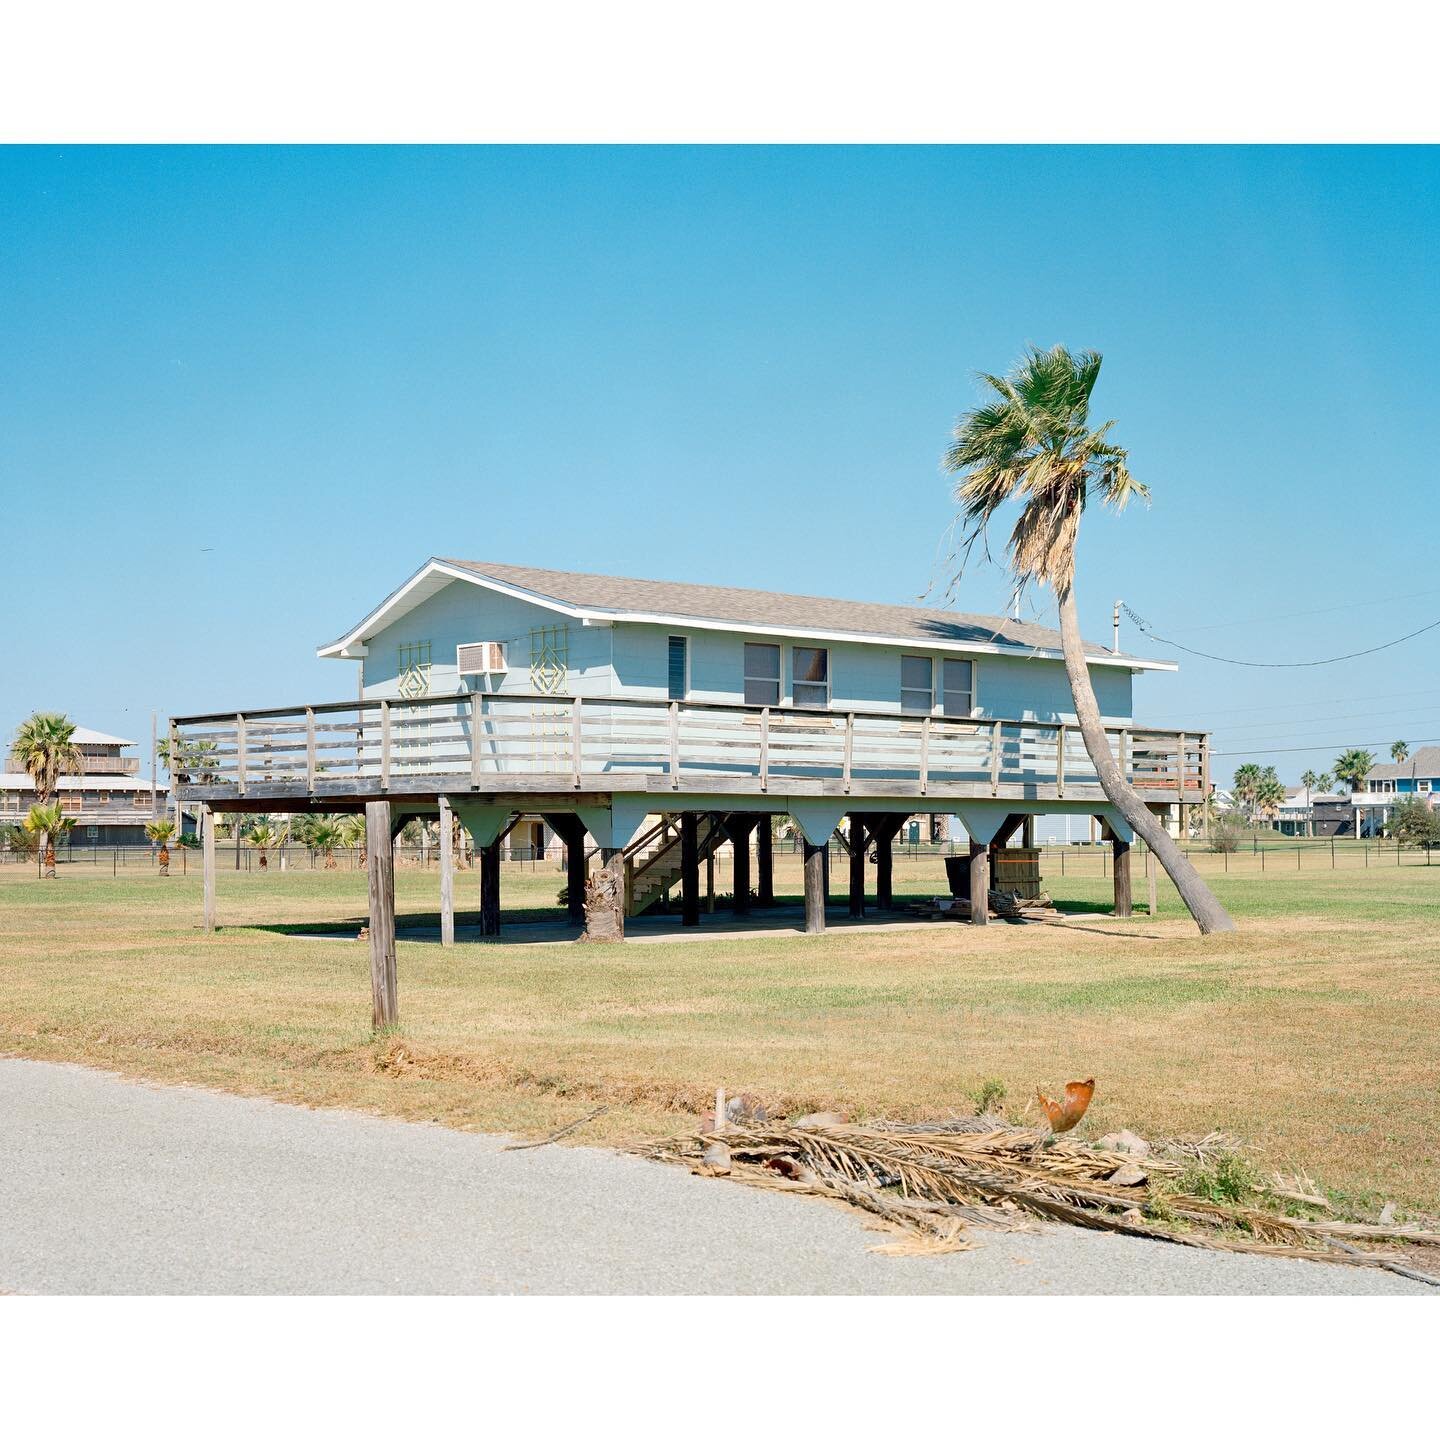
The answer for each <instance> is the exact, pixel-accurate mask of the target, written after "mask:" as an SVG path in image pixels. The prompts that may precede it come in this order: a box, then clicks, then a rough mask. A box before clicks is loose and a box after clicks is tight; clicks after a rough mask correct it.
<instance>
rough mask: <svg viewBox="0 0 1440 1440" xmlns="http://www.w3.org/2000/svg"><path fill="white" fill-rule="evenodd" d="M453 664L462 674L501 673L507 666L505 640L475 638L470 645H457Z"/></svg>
mask: <svg viewBox="0 0 1440 1440" xmlns="http://www.w3.org/2000/svg"><path fill="white" fill-rule="evenodd" d="M455 664H456V665H457V666H458V667H459V670H460V674H461V675H462V676H465V675H503V674H504V673H505V671H506V669H507V668H508V667H507V666H506V664H505V642H504V641H503V640H477V641H475V642H474V643H473V644H470V645H457V646H456V647H455Z"/></svg>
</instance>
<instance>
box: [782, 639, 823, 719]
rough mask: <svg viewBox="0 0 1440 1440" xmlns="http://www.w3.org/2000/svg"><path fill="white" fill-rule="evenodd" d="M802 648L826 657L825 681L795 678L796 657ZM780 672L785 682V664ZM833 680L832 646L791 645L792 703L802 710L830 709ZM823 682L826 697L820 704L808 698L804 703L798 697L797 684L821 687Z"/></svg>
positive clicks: (814, 687) (813, 687)
mask: <svg viewBox="0 0 1440 1440" xmlns="http://www.w3.org/2000/svg"><path fill="white" fill-rule="evenodd" d="M801 650H813V651H816V652H818V653H819V654H821V655H823V656H824V657H825V679H824V681H823V682H822V681H819V680H797V679H796V678H795V657H796V655H797V654H798V653H799V652H800V651H801ZM780 673H781V677H782V683H783V677H784V673H785V667H784V665H783V664H782V665H781V671H780ZM833 681H834V676H833V675H832V674H831V670H830V647H829V646H828V645H791V646H790V703H791V704H792V705H794V706H796V707H798V708H799V709H802V710H828V709H829V708H830V698H831V694H832V691H831V688H830V687H831V685H832V683H833ZM822 684H823V687H824V690H825V699H824V701H823V702H821V703H820V704H816V703H815V702H814V701H811V700H806V701H805V702H804V703H803V704H802V703H801V701H800V700H798V699H797V698H796V695H795V687H796V686H797V685H803V686H806V687H807V688H809V689H819V688H821V686H822Z"/></svg>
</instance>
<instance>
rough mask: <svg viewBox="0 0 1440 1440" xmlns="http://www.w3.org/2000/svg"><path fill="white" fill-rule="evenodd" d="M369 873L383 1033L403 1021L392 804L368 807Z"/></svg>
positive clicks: (377, 1014)
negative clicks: (397, 965) (397, 955)
mask: <svg viewBox="0 0 1440 1440" xmlns="http://www.w3.org/2000/svg"><path fill="white" fill-rule="evenodd" d="M365 869H366V878H367V880H368V882H369V891H370V996H371V1002H372V1003H371V1023H372V1024H373V1025H374V1027H375V1028H376V1029H377V1030H383V1029H384V1028H385V1027H386V1026H389V1025H394V1024H395V1023H396V1022H397V1021H398V1020H399V1018H400V1001H399V996H398V993H397V990H398V986H397V982H396V974H395V850H394V846H393V842H392V841H391V839H390V802H389V801H388V800H368V801H366V803H365Z"/></svg>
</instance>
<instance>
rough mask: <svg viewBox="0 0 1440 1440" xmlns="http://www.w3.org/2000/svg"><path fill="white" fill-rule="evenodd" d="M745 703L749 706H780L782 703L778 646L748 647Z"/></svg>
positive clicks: (746, 651) (746, 654)
mask: <svg viewBox="0 0 1440 1440" xmlns="http://www.w3.org/2000/svg"><path fill="white" fill-rule="evenodd" d="M745 703H746V704H747V705H778V704H779V703H780V647H779V646H778V645H746V647H745Z"/></svg>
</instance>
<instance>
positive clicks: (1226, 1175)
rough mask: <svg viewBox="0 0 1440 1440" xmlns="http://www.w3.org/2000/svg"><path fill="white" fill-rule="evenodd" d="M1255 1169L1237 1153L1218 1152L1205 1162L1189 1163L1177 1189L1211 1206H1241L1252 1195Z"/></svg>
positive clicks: (1252, 1196)
mask: <svg viewBox="0 0 1440 1440" xmlns="http://www.w3.org/2000/svg"><path fill="white" fill-rule="evenodd" d="M1255 1182H1256V1175H1255V1171H1254V1170H1253V1169H1252V1168H1251V1165H1250V1162H1249V1161H1248V1160H1246V1159H1244V1158H1243V1157H1242V1156H1240V1155H1234V1154H1228V1155H1221V1156H1219V1157H1218V1158H1217V1159H1216V1160H1215V1161H1213V1162H1212V1163H1211V1164H1208V1165H1204V1164H1202V1165H1192V1166H1191V1167H1190V1168H1189V1169H1188V1170H1187V1171H1186V1172H1185V1174H1184V1176H1183V1178H1182V1180H1181V1182H1180V1183H1181V1188H1182V1189H1183V1190H1185V1191H1186V1192H1188V1193H1189V1194H1191V1195H1198V1196H1200V1198H1201V1199H1202V1200H1209V1201H1210V1202H1211V1203H1212V1204H1215V1205H1242V1204H1245V1203H1246V1202H1248V1201H1250V1200H1252V1199H1253V1198H1254V1194H1255Z"/></svg>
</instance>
